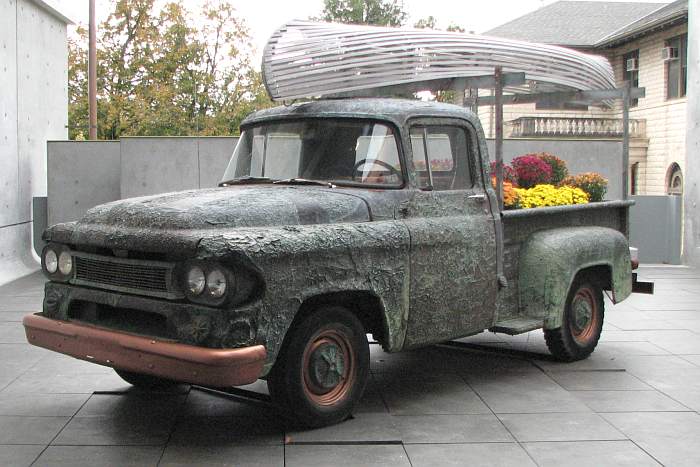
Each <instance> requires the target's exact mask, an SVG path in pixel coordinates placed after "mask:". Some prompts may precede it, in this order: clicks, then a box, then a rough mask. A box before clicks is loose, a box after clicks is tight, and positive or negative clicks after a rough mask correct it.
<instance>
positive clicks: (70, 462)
mask: <svg viewBox="0 0 700 467" xmlns="http://www.w3.org/2000/svg"><path fill="white" fill-rule="evenodd" d="M162 451H163V448H161V447H154V446H49V447H48V448H46V451H44V452H43V453H42V454H41V456H40V457H39V459H37V461H36V463H35V464H34V465H33V467H95V466H100V465H104V466H119V467H147V466H155V465H157V464H158V459H159V458H160V456H161V454H162Z"/></svg>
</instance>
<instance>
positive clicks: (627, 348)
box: [595, 331, 678, 356]
mask: <svg viewBox="0 0 700 467" xmlns="http://www.w3.org/2000/svg"><path fill="white" fill-rule="evenodd" d="M644 332H649V331H644ZM673 332H678V331H673ZM595 353H597V354H602V355H612V356H618V355H623V356H624V355H667V354H669V353H670V352H669V351H668V350H666V349H662V348H661V347H659V346H658V345H654V344H652V343H651V342H606V341H604V342H600V343H598V347H597V348H596V349H595Z"/></svg>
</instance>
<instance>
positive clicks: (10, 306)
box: [0, 294, 43, 313]
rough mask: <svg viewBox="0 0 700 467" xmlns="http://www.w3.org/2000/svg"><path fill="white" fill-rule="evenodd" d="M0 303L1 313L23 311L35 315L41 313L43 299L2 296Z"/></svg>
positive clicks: (0, 295)
mask: <svg viewBox="0 0 700 467" xmlns="http://www.w3.org/2000/svg"><path fill="white" fill-rule="evenodd" d="M0 297H2V301H0V312H3V311H23V312H26V313H36V312H37V311H41V307H42V302H43V297H38V296H12V295H2V294H0Z"/></svg>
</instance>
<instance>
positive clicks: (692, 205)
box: [683, 0, 700, 267]
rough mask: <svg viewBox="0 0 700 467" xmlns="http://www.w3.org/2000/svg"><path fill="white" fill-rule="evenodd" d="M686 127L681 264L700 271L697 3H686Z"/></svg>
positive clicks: (699, 17) (699, 3) (698, 0)
mask: <svg viewBox="0 0 700 467" xmlns="http://www.w3.org/2000/svg"><path fill="white" fill-rule="evenodd" d="M688 8H689V10H688V88H687V90H688V92H687V95H688V109H687V111H688V126H687V137H686V146H685V147H686V162H685V177H684V178H685V182H684V185H685V186H684V190H683V191H684V200H683V201H684V211H685V216H684V217H685V222H684V226H685V232H684V242H683V243H684V248H683V256H684V263H685V264H688V265H693V266H696V267H700V0H690V1H689V2H688Z"/></svg>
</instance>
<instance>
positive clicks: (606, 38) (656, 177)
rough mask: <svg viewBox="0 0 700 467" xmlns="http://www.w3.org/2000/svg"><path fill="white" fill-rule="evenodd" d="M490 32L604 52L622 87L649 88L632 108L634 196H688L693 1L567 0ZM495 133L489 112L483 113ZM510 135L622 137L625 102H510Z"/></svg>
mask: <svg viewBox="0 0 700 467" xmlns="http://www.w3.org/2000/svg"><path fill="white" fill-rule="evenodd" d="M485 34H486V35H492V36H499V37H507V38H512V39H519V40H527V41H532V42H544V43H548V44H554V45H561V46H564V47H570V48H573V49H577V50H580V51H582V52H587V53H593V54H597V55H602V56H605V57H606V58H607V59H608V60H609V61H610V63H611V65H612V66H613V69H614V71H615V78H616V80H617V82H618V83H619V85H622V83H623V82H624V81H626V80H628V81H631V82H632V83H633V85H635V86H640V87H644V88H646V97H644V98H642V99H639V100H638V101H636V102H633V106H632V109H631V111H630V118H631V119H632V121H631V125H630V131H631V137H632V139H631V142H630V167H629V173H630V180H629V186H630V190H631V192H632V194H649V195H658V194H678V195H680V194H682V191H683V186H684V184H683V174H684V173H685V169H686V145H685V144H686V143H685V139H686V114H687V110H686V109H687V97H686V91H687V86H686V83H687V69H688V68H687V49H688V1H687V0H678V1H675V2H672V3H669V4H663V3H661V4H658V3H634V2H591V1H560V2H556V3H553V4H551V5H548V6H545V7H543V8H540V9H539V10H536V11H534V12H532V13H529V14H527V15H525V16H522V17H520V18H517V19H515V20H513V21H511V22H509V23H506V24H503V25H501V26H498V27H496V28H494V29H492V30H490V31H487V32H485ZM480 112H482V119H483V120H484V121H485V124H486V131H487V132H488V131H490V129H491V126H492V125H489V121H490V120H491V119H492V113H493V112H491V111H490V109H485V110H480ZM504 118H505V120H506V121H507V122H508V123H507V126H506V129H507V131H508V132H509V135H510V136H511V137H555V138H560V137H565V138H586V137H591V136H593V137H601V136H602V137H605V136H610V137H619V136H620V135H621V132H622V126H621V106H620V105H619V103H618V104H615V105H614V106H612V107H610V108H607V109H600V108H593V107H591V108H590V109H586V108H585V107H579V108H576V107H569V108H564V109H547V108H539V107H536V106H535V105H516V106H509V107H506V109H505V111H504Z"/></svg>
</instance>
